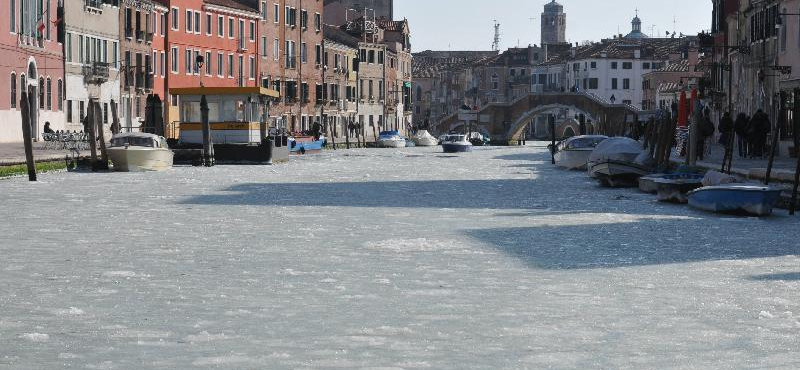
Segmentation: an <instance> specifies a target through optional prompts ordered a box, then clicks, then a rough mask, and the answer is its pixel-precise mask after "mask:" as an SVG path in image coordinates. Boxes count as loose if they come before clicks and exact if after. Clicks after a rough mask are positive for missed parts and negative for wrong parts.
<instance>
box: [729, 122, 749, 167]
mask: <svg viewBox="0 0 800 370" xmlns="http://www.w3.org/2000/svg"><path fill="white" fill-rule="evenodd" d="M749 124H750V117H748V116H747V115H746V114H744V113H741V112H740V113H739V114H738V115H737V116H736V122H735V123H734V124H733V130H734V132H735V133H736V139H737V140H736V141H737V144H738V145H739V158H747V155H748V153H749V151H748V150H747V149H748V143H747V129H748V126H749Z"/></svg>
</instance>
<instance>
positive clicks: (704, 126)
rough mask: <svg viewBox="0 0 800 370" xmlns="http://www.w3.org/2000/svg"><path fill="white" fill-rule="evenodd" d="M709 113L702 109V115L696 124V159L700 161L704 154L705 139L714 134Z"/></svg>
mask: <svg viewBox="0 0 800 370" xmlns="http://www.w3.org/2000/svg"><path fill="white" fill-rule="evenodd" d="M710 114H711V113H710V112H709V110H708V109H706V110H705V111H703V117H702V118H701V119H700V122H699V126H697V128H698V130H697V138H696V140H697V159H699V160H701V161H702V160H703V158H704V157H705V154H706V140H707V139H708V138H709V137H711V135H714V124H713V123H712V122H711V117H710Z"/></svg>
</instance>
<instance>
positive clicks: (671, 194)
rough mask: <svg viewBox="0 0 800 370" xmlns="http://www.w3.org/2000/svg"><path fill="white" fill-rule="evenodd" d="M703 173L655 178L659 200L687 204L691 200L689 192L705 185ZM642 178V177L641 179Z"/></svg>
mask: <svg viewBox="0 0 800 370" xmlns="http://www.w3.org/2000/svg"><path fill="white" fill-rule="evenodd" d="M703 177H704V175H702V174H693V173H678V174H671V175H663V176H661V177H660V178H657V179H655V180H654V181H653V182H654V183H655V185H656V194H657V197H658V201H660V202H671V203H681V204H685V203H687V202H688V201H689V198H688V196H687V194H688V193H689V192H690V191H692V190H695V189H697V188H701V187H703ZM640 180H641V179H640ZM640 183H641V181H640Z"/></svg>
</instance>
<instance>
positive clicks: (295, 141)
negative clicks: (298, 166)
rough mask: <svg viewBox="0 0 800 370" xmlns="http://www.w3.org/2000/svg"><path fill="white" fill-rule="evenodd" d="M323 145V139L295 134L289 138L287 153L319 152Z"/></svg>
mask: <svg viewBox="0 0 800 370" xmlns="http://www.w3.org/2000/svg"><path fill="white" fill-rule="evenodd" d="M323 147H325V139H324V138H322V137H320V138H319V139H316V140H315V139H314V137H311V136H295V137H291V138H289V154H291V155H302V154H311V153H319V152H321V151H322V148H323Z"/></svg>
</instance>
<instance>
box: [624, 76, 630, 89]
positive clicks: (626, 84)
mask: <svg viewBox="0 0 800 370" xmlns="http://www.w3.org/2000/svg"><path fill="white" fill-rule="evenodd" d="M630 88H631V79H630V78H623V79H622V89H623V90H630Z"/></svg>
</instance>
